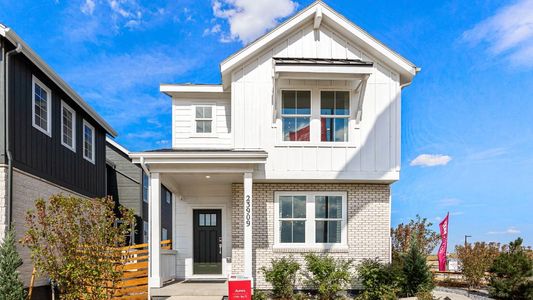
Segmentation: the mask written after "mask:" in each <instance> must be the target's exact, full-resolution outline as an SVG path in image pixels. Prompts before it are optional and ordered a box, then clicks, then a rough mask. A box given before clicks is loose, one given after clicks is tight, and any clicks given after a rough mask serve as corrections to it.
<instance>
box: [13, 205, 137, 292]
mask: <svg viewBox="0 0 533 300" xmlns="http://www.w3.org/2000/svg"><path fill="white" fill-rule="evenodd" d="M114 209H115V204H114V202H113V200H112V199H111V198H104V199H85V198H76V197H65V196H62V195H56V196H51V197H50V199H49V200H48V201H45V200H44V199H38V200H37V201H36V202H35V211H28V213H27V216H26V226H27V228H28V230H27V231H26V233H25V236H24V239H23V244H25V245H26V246H28V247H29V248H30V251H31V257H32V260H33V263H34V266H35V268H36V270H37V272H38V273H39V274H46V275H47V276H48V277H50V279H51V280H52V281H53V282H54V283H56V284H57V285H58V288H59V290H60V293H61V298H62V299H66V300H69V299H86V300H92V299H109V298H110V297H111V296H112V295H113V293H114V288H115V287H116V286H117V284H118V282H119V280H120V278H121V276H122V272H121V270H120V268H117V263H116V260H115V257H116V255H117V253H116V252H115V250H113V249H114V248H113V247H118V246H123V245H124V244H125V240H126V237H127V236H128V234H129V232H130V230H131V228H132V227H134V226H133V223H134V218H133V213H132V212H131V211H130V210H127V209H124V208H122V207H120V208H118V210H119V212H120V213H121V215H122V217H121V218H117V216H116V215H115V210H114Z"/></svg>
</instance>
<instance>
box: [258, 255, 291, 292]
mask: <svg viewBox="0 0 533 300" xmlns="http://www.w3.org/2000/svg"><path fill="white" fill-rule="evenodd" d="M271 263H272V266H271V267H270V268H268V269H267V268H265V267H263V268H261V271H262V272H263V274H264V275H265V280H266V281H267V282H268V283H270V284H271V285H272V293H273V294H274V297H276V298H281V299H292V296H293V294H294V285H295V284H296V273H298V270H300V264H299V263H297V262H296V261H294V259H293V258H292V257H289V258H286V257H283V258H280V259H273V260H272V262H271Z"/></svg>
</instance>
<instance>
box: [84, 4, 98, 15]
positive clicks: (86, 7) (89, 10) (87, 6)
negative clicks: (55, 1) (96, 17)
mask: <svg viewBox="0 0 533 300" xmlns="http://www.w3.org/2000/svg"><path fill="white" fill-rule="evenodd" d="M95 6H96V3H94V0H85V2H84V3H83V4H82V5H81V7H80V10H81V12H82V13H84V14H86V15H92V14H93V12H94V8H95Z"/></svg>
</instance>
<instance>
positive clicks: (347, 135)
mask: <svg viewBox="0 0 533 300" xmlns="http://www.w3.org/2000/svg"><path fill="white" fill-rule="evenodd" d="M322 92H333V93H336V92H347V93H348V114H347V115H323V114H322ZM318 93H319V98H318V121H319V124H320V126H319V129H318V133H319V142H320V143H324V144H339V143H345V144H346V143H349V142H350V120H351V119H352V91H350V90H348V89H335V88H330V89H319V90H318ZM335 100H336V99H335ZM334 103H335V102H334ZM322 118H326V119H346V120H347V121H348V122H347V124H348V125H347V126H346V140H345V141H323V140H322Z"/></svg>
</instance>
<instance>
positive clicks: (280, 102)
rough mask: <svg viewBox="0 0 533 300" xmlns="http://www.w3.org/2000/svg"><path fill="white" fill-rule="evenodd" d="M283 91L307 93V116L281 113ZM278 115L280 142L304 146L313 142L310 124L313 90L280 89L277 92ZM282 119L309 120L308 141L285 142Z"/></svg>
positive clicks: (311, 119)
mask: <svg viewBox="0 0 533 300" xmlns="http://www.w3.org/2000/svg"><path fill="white" fill-rule="evenodd" d="M284 91H294V92H309V105H310V107H309V108H310V112H309V114H308V115H307V114H284V113H283V92H284ZM279 113H280V114H279V115H280V120H281V142H282V143H287V144H299V143H301V144H306V145H308V144H309V143H311V142H312V140H313V132H312V126H311V123H312V122H313V90H312V89H309V88H301V89H300V88H283V89H280V92H279ZM283 118H309V141H286V140H285V139H284V137H285V136H284V134H283Z"/></svg>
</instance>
